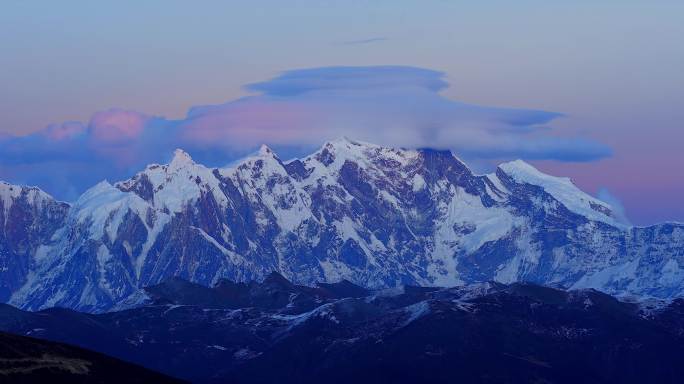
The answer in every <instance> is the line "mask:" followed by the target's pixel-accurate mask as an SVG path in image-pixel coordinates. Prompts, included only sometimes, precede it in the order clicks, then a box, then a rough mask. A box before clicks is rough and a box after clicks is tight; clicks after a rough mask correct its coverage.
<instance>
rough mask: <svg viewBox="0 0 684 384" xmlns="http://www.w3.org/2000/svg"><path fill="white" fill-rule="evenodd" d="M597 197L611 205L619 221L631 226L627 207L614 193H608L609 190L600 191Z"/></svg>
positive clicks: (602, 189)
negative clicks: (626, 210)
mask: <svg viewBox="0 0 684 384" xmlns="http://www.w3.org/2000/svg"><path fill="white" fill-rule="evenodd" d="M597 197H598V198H599V199H600V200H602V201H605V202H606V203H608V204H609V205H610V207H611V208H612V209H613V213H614V214H615V217H616V218H617V219H618V220H619V221H621V222H623V223H625V224H630V220H629V219H628V218H627V214H626V212H625V207H624V205H623V204H622V201H621V200H620V199H618V198H617V197H615V196H614V195H613V194H612V193H610V191H608V188H601V189H599V191H598V194H597Z"/></svg>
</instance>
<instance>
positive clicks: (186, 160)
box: [168, 148, 195, 170]
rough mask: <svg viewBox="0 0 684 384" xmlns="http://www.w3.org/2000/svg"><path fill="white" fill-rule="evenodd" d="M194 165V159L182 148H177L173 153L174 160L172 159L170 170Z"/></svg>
mask: <svg viewBox="0 0 684 384" xmlns="http://www.w3.org/2000/svg"><path fill="white" fill-rule="evenodd" d="M194 164H195V162H194V161H193V160H192V157H190V154H188V153H187V152H185V151H184V150H182V149H180V148H177V149H176V150H174V151H173V158H172V159H171V162H170V163H169V165H168V167H169V170H176V169H179V168H183V167H187V166H192V165H194Z"/></svg>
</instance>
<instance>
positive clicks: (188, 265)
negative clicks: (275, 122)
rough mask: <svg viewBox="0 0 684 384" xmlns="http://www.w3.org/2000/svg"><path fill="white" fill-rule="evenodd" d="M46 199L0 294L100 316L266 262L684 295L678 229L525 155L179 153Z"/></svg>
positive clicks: (440, 280) (363, 146) (447, 280)
mask: <svg viewBox="0 0 684 384" xmlns="http://www.w3.org/2000/svg"><path fill="white" fill-rule="evenodd" d="M15 188H17V187H15ZM46 201H50V203H49V204H48V203H45V204H48V206H49V207H53V206H54V207H53V208H49V209H48V208H41V209H39V210H38V211H40V212H43V211H47V212H50V214H48V213H44V212H43V213H41V214H42V215H43V216H45V217H50V218H51V220H43V219H38V221H39V222H40V223H41V225H45V228H43V229H41V230H36V232H37V233H40V236H38V235H33V237H31V239H32V241H31V242H30V244H31V245H30V246H26V247H24V248H22V247H17V245H16V244H17V243H16V241H15V242H8V241H7V240H5V238H2V239H1V240H2V241H1V242H0V250H5V251H3V252H5V253H4V254H2V256H0V260H12V262H13V263H18V264H17V265H18V266H15V264H11V265H10V264H7V272H3V273H8V274H11V275H12V276H15V275H16V276H18V277H17V278H15V281H14V282H12V283H11V284H10V285H8V286H7V287H6V288H5V286H3V289H5V291H3V292H6V293H5V294H4V295H5V296H3V297H4V300H5V301H9V302H10V303H12V304H14V305H17V306H20V307H22V308H25V309H39V308H45V307H50V306H63V307H69V308H75V309H79V310H85V311H93V312H98V311H105V310H110V309H114V308H123V307H127V306H130V305H132V304H134V303H136V302H137V301H138V300H139V298H140V297H141V292H142V291H141V290H142V288H143V287H146V286H150V285H154V284H157V283H159V282H161V281H163V280H165V279H166V278H168V277H172V276H178V277H181V278H183V279H186V280H189V281H192V282H195V283H199V284H202V285H205V286H212V285H214V284H216V283H217V282H218V281H219V280H220V279H222V278H228V279H232V280H236V281H249V280H254V279H257V280H259V279H262V278H264V277H265V276H266V275H268V274H269V273H270V272H271V271H278V272H280V273H281V274H282V275H284V276H285V277H286V278H288V279H290V280H292V281H294V282H296V283H299V284H313V283H315V282H317V281H330V282H334V281H339V280H342V279H347V280H350V281H352V282H354V283H357V284H359V285H362V286H367V287H375V288H379V287H392V286H396V285H400V284H415V285H441V286H444V285H447V286H452V285H460V284H465V283H471V282H478V281H489V280H495V281H500V282H506V283H510V282H514V281H530V282H535V283H539V284H545V285H554V286H559V287H564V288H582V287H592V288H597V289H600V290H603V291H606V292H608V293H611V294H618V295H638V296H646V297H648V296H654V297H659V298H671V297H677V296H680V295H682V294H683V293H684V269H683V268H682V267H681V266H682V265H684V225H681V224H661V225H656V226H652V227H646V228H642V227H630V226H627V225H624V224H622V223H620V222H619V221H618V220H617V219H616V218H615V216H614V215H613V213H612V212H611V208H610V206H609V205H607V204H606V203H604V202H601V201H599V200H597V199H595V198H593V197H591V196H589V195H587V194H585V193H583V192H581V191H580V190H579V189H577V188H576V187H575V186H574V185H573V184H572V183H571V182H570V181H569V180H568V179H565V178H556V177H552V176H548V175H545V174H542V173H540V172H539V171H537V170H536V169H534V168H533V167H532V166H530V165H528V164H526V163H524V162H522V161H514V162H510V163H505V164H502V165H501V166H499V168H498V169H497V170H496V172H495V173H493V174H489V175H475V174H473V172H471V171H470V169H469V168H468V167H467V166H466V165H465V164H464V163H463V162H461V161H460V160H458V159H457V158H456V157H454V156H453V155H452V154H451V153H450V152H447V151H434V150H397V149H391V148H383V147H379V146H376V145H372V144H368V143H359V142H354V141H351V140H346V139H341V140H337V141H333V142H330V143H327V144H325V145H324V146H323V147H322V148H321V149H320V150H319V151H317V152H316V153H314V154H312V155H310V156H308V157H306V158H303V159H298V160H293V161H289V162H287V163H284V162H283V161H281V160H280V159H279V158H278V157H277V155H276V154H275V153H273V151H271V150H270V149H269V148H267V147H265V146H264V147H262V148H261V150H260V151H259V152H258V153H256V154H255V155H253V156H251V157H249V158H246V159H244V160H242V161H241V162H239V163H237V164H236V165H235V166H233V167H229V168H216V169H212V168H207V167H204V166H202V165H200V164H196V163H194V162H193V161H192V159H191V158H190V156H189V155H188V154H187V153H185V152H183V151H181V150H178V151H177V152H176V154H175V157H174V159H173V161H172V162H171V163H170V164H167V165H150V166H148V167H147V168H146V169H145V170H144V171H142V172H140V173H139V174H137V175H136V176H134V177H133V178H131V179H130V180H126V181H122V182H119V183H116V184H114V185H111V184H109V183H107V182H102V183H100V184H98V185H96V186H95V187H93V188H91V189H90V190H88V191H87V192H85V193H84V194H83V195H82V196H81V197H80V198H79V199H78V201H76V202H75V203H74V204H73V206H71V207H70V208H69V207H67V206H66V205H64V204H61V203H56V202H54V201H52V200H51V199H48V200H46ZM27 209H28V208H27ZM29 211H31V213H32V214H34V211H35V208H31V209H30V210H29ZM27 212H28V211H27ZM22 217H23V216H22ZM43 223H45V224H43ZM48 223H50V224H48ZM14 225H15V224H14V221H13V224H12V226H14ZM14 237H15V238H20V237H21V236H19V237H17V235H15V236H14ZM8 252H9V253H8ZM22 252H23V253H22ZM5 254H9V255H10V257H6V256H4V255H5ZM15 254H21V255H22V256H16V257H15V256H14V255H15ZM22 257H23V260H24V261H23V262H16V261H15V260H21V258H22ZM22 263H23V264H22ZM21 265H26V267H24V269H22V267H21ZM27 271H28V272H27ZM29 275H30V276H31V278H30V279H29V278H27V277H26V276H29ZM21 276H23V277H21ZM2 284H6V283H5V282H4V280H3V283H2ZM10 294H11V296H10Z"/></svg>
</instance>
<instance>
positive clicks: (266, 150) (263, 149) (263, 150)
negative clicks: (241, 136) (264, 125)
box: [258, 144, 276, 156]
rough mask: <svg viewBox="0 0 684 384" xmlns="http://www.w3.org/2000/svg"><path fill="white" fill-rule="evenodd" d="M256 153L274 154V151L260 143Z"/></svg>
mask: <svg viewBox="0 0 684 384" xmlns="http://www.w3.org/2000/svg"><path fill="white" fill-rule="evenodd" d="M258 153H259V155H260V156H276V154H275V152H273V150H272V149H271V148H270V147H269V146H268V145H266V144H261V146H260V147H259V152H258Z"/></svg>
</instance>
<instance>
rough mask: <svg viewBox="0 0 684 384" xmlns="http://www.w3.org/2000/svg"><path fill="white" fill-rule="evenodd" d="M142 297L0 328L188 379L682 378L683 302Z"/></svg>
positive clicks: (541, 294)
mask: <svg viewBox="0 0 684 384" xmlns="http://www.w3.org/2000/svg"><path fill="white" fill-rule="evenodd" d="M147 294H148V296H149V297H150V300H149V301H148V304H145V305H143V306H141V307H139V308H134V309H129V310H125V311H120V312H110V313H103V314H87V313H80V312H75V311H73V310H68V309H57V308H55V309H48V310H43V311H40V312H25V311H21V310H18V309H16V308H14V307H11V306H8V305H4V306H2V307H0V330H3V331H7V332H12V333H16V334H22V335H31V336H34V337H40V338H44V339H50V340H55V341H61V342H67V343H71V344H75V345H79V346H82V347H85V348H88V349H92V350H96V351H99V352H102V353H106V354H108V355H111V356H115V357H117V358H121V359H123V360H127V361H130V362H134V363H137V364H140V365H142V366H145V367H147V368H149V369H152V370H155V371H160V372H164V373H165V374H168V375H171V376H175V377H178V378H181V379H185V380H190V381H193V382H197V383H349V382H357V383H365V382H373V383H417V382H420V383H454V382H462V383H580V382H581V383H643V382H653V383H656V382H657V383H680V382H681V378H682V377H684V301H682V300H676V301H674V302H672V303H669V304H665V303H662V302H661V303H658V304H659V305H657V306H651V307H647V306H646V305H644V304H634V303H626V302H621V301H618V300H616V299H615V298H613V297H611V296H608V295H606V294H603V293H600V292H598V291H594V290H581V291H562V290H556V289H552V288H546V287H541V286H537V285H531V284H522V283H520V284H512V285H504V284H497V283H483V284H477V285H472V286H467V287H458V288H445V289H443V288H425V287H405V288H403V289H396V290H385V291H369V290H366V289H364V288H361V287H358V286H356V285H354V284H352V283H349V282H341V283H337V284H321V285H319V286H317V287H305V286H300V285H295V284H292V283H290V282H289V281H287V280H286V279H285V278H283V277H282V276H280V275H278V274H271V275H270V276H269V277H268V278H266V279H265V280H264V281H263V282H261V283H255V282H253V283H247V284H243V283H233V282H230V281H220V282H219V283H218V284H217V285H216V286H215V287H213V288H207V287H203V286H200V285H196V284H193V283H189V282H187V281H184V280H181V279H177V278H174V279H170V280H167V281H165V282H163V283H161V284H159V285H156V286H153V287H150V288H148V289H147ZM98 356H99V355H98ZM3 358H4V356H3ZM127 382H129V381H127Z"/></svg>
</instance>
